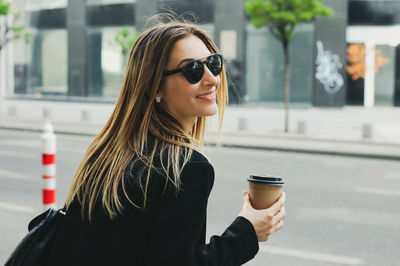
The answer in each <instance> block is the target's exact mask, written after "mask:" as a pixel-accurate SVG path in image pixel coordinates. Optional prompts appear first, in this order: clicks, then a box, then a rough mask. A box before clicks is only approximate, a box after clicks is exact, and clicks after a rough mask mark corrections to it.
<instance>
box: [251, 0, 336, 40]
mask: <svg viewBox="0 0 400 266" xmlns="http://www.w3.org/2000/svg"><path fill="white" fill-rule="evenodd" d="M322 2H323V0H247V1H246V2H245V9H246V11H247V13H248V14H249V15H250V19H251V23H252V24H253V25H254V26H255V27H256V28H260V27H264V26H265V27H267V28H268V29H269V31H270V32H271V34H272V35H273V36H274V37H275V38H277V39H278V40H279V41H281V42H282V41H288V40H290V38H291V37H292V36H293V31H294V28H295V27H296V25H298V24H299V23H300V22H305V21H310V20H313V19H314V18H315V17H316V16H317V15H322V16H328V15H331V14H332V13H333V11H332V9H330V8H329V7H326V6H324V5H322Z"/></svg>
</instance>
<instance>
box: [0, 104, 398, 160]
mask: <svg viewBox="0 0 400 266" xmlns="http://www.w3.org/2000/svg"><path fill="white" fill-rule="evenodd" d="M113 106H114V105H113V104H112V103H77V102H47V101H24V100H3V101H1V102H0V128H2V129H17V130H30V131H41V130H42V127H43V125H44V122H45V120H46V119H50V120H51V121H52V123H53V125H54V129H55V132H56V133H65V134H79V135H93V136H94V135H96V134H97V132H99V130H100V129H101V128H102V126H103V125H104V123H105V122H106V120H107V119H108V117H109V116H110V114H111V112H112V110H113ZM289 115H290V118H289V121H290V123H289V133H284V132H283V119H284V110H283V109H282V108H278V107H275V108H271V107H261V106H229V107H228V108H227V110H226V113H225V116H224V123H223V127H222V132H221V136H220V138H219V140H218V136H217V128H218V126H217V120H216V117H213V118H212V119H211V123H210V126H209V133H208V134H207V137H206V143H207V144H208V145H223V146H232V147H244V148H253V149H268V150H281V151H291V152H304V153H319V154H335V155H345V156H357V157H370V158H381V159H392V160H399V159H400V108H395V107H374V108H371V109H367V108H364V107H344V108H315V107H303V108H299V107H293V108H292V109H291V110H290V113H289Z"/></svg>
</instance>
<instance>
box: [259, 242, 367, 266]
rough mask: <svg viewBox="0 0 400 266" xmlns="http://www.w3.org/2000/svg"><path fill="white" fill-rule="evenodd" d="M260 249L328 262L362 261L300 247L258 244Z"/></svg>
mask: <svg viewBox="0 0 400 266" xmlns="http://www.w3.org/2000/svg"><path fill="white" fill-rule="evenodd" d="M260 251H261V252H264V253H268V254H271V255H278V256H285V257H292V258H298V259H305V260H312V261H319V262H328V263H334V264H340V265H359V264H362V263H363V262H364V261H363V260H362V259H360V258H355V257H347V256H340V255H334V254H328V253H320V252H313V251H307V250H301V249H292V248H283V247H271V246H265V245H260Z"/></svg>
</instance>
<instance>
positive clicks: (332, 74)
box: [315, 41, 343, 94]
mask: <svg viewBox="0 0 400 266" xmlns="http://www.w3.org/2000/svg"><path fill="white" fill-rule="evenodd" d="M317 49H318V54H317V59H316V60H315V63H316V64H317V71H316V73H315V78H316V79H318V80H319V82H321V84H322V85H323V86H324V89H325V91H326V92H327V93H329V94H335V93H337V92H338V91H339V90H340V89H341V88H342V86H343V77H342V75H340V73H339V71H338V70H339V69H340V68H342V67H343V64H342V63H341V62H340V58H339V56H338V55H336V54H333V53H332V52H331V51H324V46H323V44H322V42H321V41H317Z"/></svg>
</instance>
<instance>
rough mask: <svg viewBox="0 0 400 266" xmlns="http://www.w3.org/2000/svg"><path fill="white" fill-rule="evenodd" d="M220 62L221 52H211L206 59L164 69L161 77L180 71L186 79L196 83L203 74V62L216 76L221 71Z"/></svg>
mask: <svg viewBox="0 0 400 266" xmlns="http://www.w3.org/2000/svg"><path fill="white" fill-rule="evenodd" d="M222 62H223V57H222V55H221V54H212V55H210V56H208V57H207V60H205V61H200V60H192V61H190V62H189V63H187V64H185V65H184V66H183V67H181V68H177V69H174V70H168V71H164V73H163V77H165V76H169V75H172V74H175V73H178V72H182V73H183V74H184V75H185V78H186V79H187V81H189V82H190V83H192V84H196V83H197V82H199V81H200V80H201V78H202V77H203V74H204V66H203V65H204V63H205V64H206V66H207V68H208V69H209V70H210V72H211V73H212V74H213V75H214V76H215V77H216V76H218V75H219V74H220V73H221V71H222Z"/></svg>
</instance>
